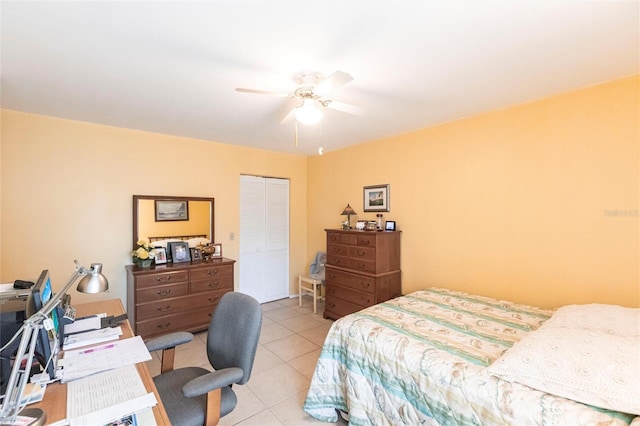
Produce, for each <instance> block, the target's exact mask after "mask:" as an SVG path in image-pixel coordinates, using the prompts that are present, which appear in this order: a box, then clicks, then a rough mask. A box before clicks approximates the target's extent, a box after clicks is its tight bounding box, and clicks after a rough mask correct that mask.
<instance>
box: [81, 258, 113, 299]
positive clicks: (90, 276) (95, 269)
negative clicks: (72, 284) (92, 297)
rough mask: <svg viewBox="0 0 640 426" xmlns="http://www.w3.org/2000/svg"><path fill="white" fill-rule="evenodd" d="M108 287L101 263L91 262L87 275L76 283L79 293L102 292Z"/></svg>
mask: <svg viewBox="0 0 640 426" xmlns="http://www.w3.org/2000/svg"><path fill="white" fill-rule="evenodd" d="M108 289H109V281H108V280H107V278H106V277H105V276H104V275H102V263H92V264H91V269H89V271H88V273H87V275H85V276H84V277H82V279H81V280H80V282H79V283H78V287H77V290H78V291H79V292H81V293H102V292H105V291H107V290H108Z"/></svg>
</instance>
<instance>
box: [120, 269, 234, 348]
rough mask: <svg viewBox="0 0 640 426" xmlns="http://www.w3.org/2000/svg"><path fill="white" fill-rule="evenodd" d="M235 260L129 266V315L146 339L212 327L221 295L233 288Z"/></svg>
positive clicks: (137, 332) (135, 331)
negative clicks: (147, 266)
mask: <svg viewBox="0 0 640 426" xmlns="http://www.w3.org/2000/svg"><path fill="white" fill-rule="evenodd" d="M234 263H235V260H232V259H226V258H219V259H213V260H208V261H202V262H198V263H186V262H185V263H174V264H171V263H169V264H167V265H160V266H158V267H151V268H139V267H137V266H135V265H128V266H127V316H128V317H129V322H131V326H132V327H133V331H134V333H135V334H138V335H140V336H142V337H143V338H145V339H148V338H151V337H156V336H159V335H161V334H165V333H168V332H172V331H200V330H205V329H207V327H209V321H210V320H211V315H212V314H213V311H214V310H215V307H216V305H217V304H218V301H219V300H220V298H221V297H222V296H223V295H224V294H225V293H227V292H229V291H233V264H234Z"/></svg>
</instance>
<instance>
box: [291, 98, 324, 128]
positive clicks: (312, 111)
mask: <svg viewBox="0 0 640 426" xmlns="http://www.w3.org/2000/svg"><path fill="white" fill-rule="evenodd" d="M323 115H324V114H323V113H322V111H321V110H320V108H317V107H316V105H315V101H314V100H313V99H305V100H304V101H303V103H302V105H301V106H299V107H297V108H296V120H298V121H299V122H300V123H302V124H308V125H312V124H316V123H317V122H319V121H320V120H321V119H322V116H323Z"/></svg>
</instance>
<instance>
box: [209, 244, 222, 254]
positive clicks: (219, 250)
mask: <svg viewBox="0 0 640 426" xmlns="http://www.w3.org/2000/svg"><path fill="white" fill-rule="evenodd" d="M211 256H213V257H222V244H220V243H215V244H213V253H212V254H211Z"/></svg>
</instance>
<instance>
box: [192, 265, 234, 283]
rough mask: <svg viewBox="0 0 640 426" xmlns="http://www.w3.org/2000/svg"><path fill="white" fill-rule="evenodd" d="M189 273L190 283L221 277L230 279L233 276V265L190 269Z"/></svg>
mask: <svg viewBox="0 0 640 426" xmlns="http://www.w3.org/2000/svg"><path fill="white" fill-rule="evenodd" d="M189 273H190V276H189V278H190V279H191V281H196V280H206V279H209V278H214V277H223V276H228V277H230V276H232V275H233V265H212V266H208V267H206V268H198V269H192V270H191V272H189Z"/></svg>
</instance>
